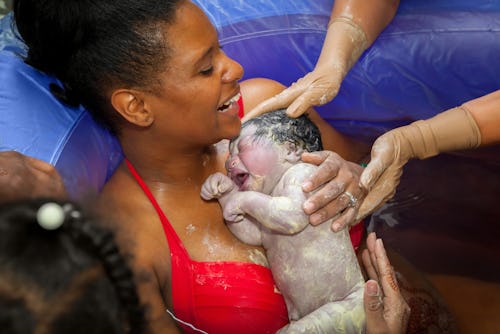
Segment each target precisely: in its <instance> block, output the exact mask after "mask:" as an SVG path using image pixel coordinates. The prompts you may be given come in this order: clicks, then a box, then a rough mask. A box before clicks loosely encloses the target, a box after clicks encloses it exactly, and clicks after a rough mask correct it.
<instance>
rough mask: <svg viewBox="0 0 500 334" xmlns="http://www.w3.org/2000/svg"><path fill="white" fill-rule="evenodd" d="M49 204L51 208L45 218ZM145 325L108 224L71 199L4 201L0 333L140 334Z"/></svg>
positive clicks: (1, 213)
mask: <svg viewBox="0 0 500 334" xmlns="http://www.w3.org/2000/svg"><path fill="white" fill-rule="evenodd" d="M47 204H49V205H50V206H51V209H52V212H48V213H46V214H45V216H46V217H45V218H40V212H41V210H43V207H44V205H45V206H47ZM58 208H59V209H58ZM58 210H59V211H58ZM46 211H47V210H46ZM48 211H50V210H48ZM37 215H38V216H37ZM47 217H48V218H47ZM61 217H62V219H61ZM144 324H145V323H144V309H143V307H142V305H141V304H140V301H139V295H138V293H137V288H136V284H135V281H134V275H133V273H132V271H131V269H130V267H129V266H128V263H127V260H126V258H125V257H124V256H123V255H122V253H121V252H120V250H119V248H118V246H117V244H116V242H115V239H114V235H113V233H112V232H111V231H110V230H108V229H107V228H104V227H103V226H101V225H100V224H99V223H98V222H96V221H95V219H93V218H92V217H90V216H87V215H85V213H84V212H83V211H82V210H81V209H80V208H78V206H77V205H76V204H74V203H68V202H66V203H63V202H58V201H55V200H50V201H47V200H23V201H17V202H10V203H5V204H2V205H0V328H1V331H2V333H12V334H17V333H19V334H21V333H23V334H24V333H37V334H38V333H40V334H49V333H52V334H58V333H61V334H62V333H72V334H76V333H103V334H104V333H142V332H143V329H144Z"/></svg>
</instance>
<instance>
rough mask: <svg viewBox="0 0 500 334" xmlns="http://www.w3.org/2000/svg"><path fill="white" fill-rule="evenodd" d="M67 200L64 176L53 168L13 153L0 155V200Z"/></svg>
mask: <svg viewBox="0 0 500 334" xmlns="http://www.w3.org/2000/svg"><path fill="white" fill-rule="evenodd" d="M44 196H47V197H53V198H65V197H66V196H67V194H66V190H65V188H64V184H63V181H62V179H61V176H60V175H59V173H58V172H57V171H56V169H55V168H54V166H52V165H51V164H49V163H47V162H44V161H41V160H38V159H35V158H31V157H28V156H26V155H22V154H21V153H18V152H14V151H4V152H0V200H1V201H8V200H15V199H19V198H33V197H44Z"/></svg>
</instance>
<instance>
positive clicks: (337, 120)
mask: <svg viewBox="0 0 500 334" xmlns="http://www.w3.org/2000/svg"><path fill="white" fill-rule="evenodd" d="M195 2H196V3H197V4H198V5H199V6H200V7H201V8H202V9H203V10H204V11H205V12H206V13H207V14H208V16H209V17H210V19H211V20H212V22H213V23H214V24H215V26H216V27H217V29H218V30H219V36H220V40H221V44H222V45H223V47H224V49H225V51H226V53H227V54H229V55H230V56H231V57H233V58H235V59H236V60H238V61H239V62H240V63H241V64H242V65H243V66H244V68H245V78H249V77H257V76H259V77H268V78H272V79H275V80H278V81H280V82H282V83H283V84H285V85H289V84H291V83H292V82H293V81H295V80H296V79H298V78H299V77H301V76H303V75H304V74H305V73H307V72H309V71H310V70H311V69H312V68H313V67H314V64H315V63H316V59H317V57H318V55H319V52H320V49H321V46H322V42H323V39H324V37H325V33H326V25H327V23H328V19H329V15H330V11H331V7H332V5H333V1H331V0H330V1H327V0H318V1H314V2H311V1H293V2H292V1H286V0H276V1H269V0H267V1H262V0H255V1H251V2H242V1H234V0H233V1H230V0H206V1H205V0H196V1H195ZM11 21H12V16H11V15H8V16H6V17H5V18H3V19H2V20H1V21H0V50H1V51H0V150H11V149H15V150H17V151H19V152H22V153H25V154H28V155H31V156H34V157H37V158H40V159H43V160H45V161H48V162H50V163H52V164H54V165H55V166H56V168H57V169H58V170H59V171H60V172H61V174H62V176H63V178H64V180H65V182H66V185H67V188H68V190H69V192H70V193H71V194H72V195H73V196H74V197H76V196H78V195H80V194H82V193H85V192H87V191H97V190H99V189H100V187H102V185H103V184H104V182H105V181H106V179H107V178H108V177H109V175H110V174H111V173H112V172H113V171H114V169H115V168H116V166H117V164H118V163H119V162H120V160H121V152H120V148H119V145H118V143H117V141H116V139H115V138H113V137H112V136H111V135H109V134H108V133H107V132H106V131H104V130H103V129H101V128H100V127H99V126H97V125H96V124H95V123H94V122H93V121H92V119H91V118H90V116H89V114H88V113H87V112H86V111H85V110H84V109H83V108H75V109H72V108H68V107H66V106H63V105H62V104H60V103H59V102H58V101H57V100H56V99H54V97H52V95H51V94H50V90H49V89H48V85H49V84H50V83H51V82H54V81H55V79H54V78H51V77H48V76H46V75H44V74H42V73H40V72H38V71H36V70H34V69H32V68H31V67H29V66H27V65H26V64H24V63H23V62H22V60H21V59H20V58H19V55H22V54H23V53H24V48H23V44H22V42H21V41H19V40H18V39H17V38H16V35H15V32H14V31H13V30H12V24H11V23H12V22H11ZM499 54H500V2H498V1H492V0H490V1H487V0H475V1H473V0H470V1H465V0H434V1H427V0H407V1H402V4H401V6H400V8H399V10H398V13H397V15H396V17H395V18H394V20H393V22H391V24H390V25H389V26H388V27H387V29H386V30H385V31H383V33H382V34H381V35H380V37H379V38H378V39H377V40H376V41H375V43H374V44H373V46H372V47H371V48H369V49H368V50H367V51H366V52H365V53H364V54H363V55H362V57H361V58H360V60H359V61H358V63H357V64H356V65H355V66H354V67H353V69H352V70H351V71H350V72H349V74H348V75H347V77H346V79H345V81H344V83H343V85H342V87H341V90H340V92H339V94H338V96H337V97H336V98H335V99H334V100H333V101H332V102H331V103H329V104H328V105H325V106H323V107H321V108H318V110H319V111H320V113H321V114H322V116H323V117H324V118H325V119H327V120H328V121H329V122H330V123H331V124H332V125H334V126H335V127H336V128H337V129H339V130H340V131H342V132H344V133H346V134H348V135H352V136H355V137H357V138H362V139H364V140H367V141H371V140H373V139H374V138H376V137H377V136H378V135H380V134H381V133H383V132H384V131H387V130H388V129H391V128H393V127H396V126H400V125H403V124H407V123H408V122H410V121H413V120H416V119H423V118H428V117H431V116H433V115H434V114H436V113H438V112H440V111H443V110H445V109H448V108H450V107H453V106H456V105H459V104H461V103H462V102H464V101H467V100H469V99H472V98H476V97H479V96H481V95H484V94H487V93H489V92H492V91H494V90H497V89H500V63H499V62H498V55H499Z"/></svg>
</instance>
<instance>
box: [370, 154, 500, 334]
mask: <svg viewBox="0 0 500 334" xmlns="http://www.w3.org/2000/svg"><path fill="white" fill-rule="evenodd" d="M499 200H500V147H491V148H487V149H479V150H477V151H474V152H468V153H467V154H463V155H449V154H443V155H441V156H438V157H434V158H431V159H428V160H423V161H420V160H412V161H410V162H409V163H408V164H407V165H406V167H405V170H404V173H403V177H402V179H401V183H400V185H399V186H398V189H397V193H396V196H395V197H394V199H393V200H391V201H389V202H388V203H387V204H386V205H385V206H384V207H383V208H381V209H380V210H378V211H377V212H376V213H375V214H374V215H373V216H372V218H371V221H370V225H369V229H371V230H374V231H376V232H377V235H378V236H380V237H382V238H383V240H384V243H385V245H387V246H389V247H391V248H392V249H394V250H395V251H397V252H398V253H400V254H402V255H403V256H404V257H405V258H406V259H408V260H409V261H410V262H411V263H412V264H413V265H415V266H416V267H417V268H418V269H420V270H422V271H423V272H425V273H427V274H428V277H429V278H430V279H431V281H432V282H433V283H434V284H435V285H436V287H437V288H438V290H440V292H441V293H442V295H443V296H444V298H445V299H446V300H447V302H448V305H449V307H450V310H451V311H452V312H453V313H454V315H455V317H456V319H457V322H458V325H459V327H460V332H461V333H471V334H473V333H500V320H499V319H498V312H499V311H500V243H499V242H498V239H499V237H500V201H499Z"/></svg>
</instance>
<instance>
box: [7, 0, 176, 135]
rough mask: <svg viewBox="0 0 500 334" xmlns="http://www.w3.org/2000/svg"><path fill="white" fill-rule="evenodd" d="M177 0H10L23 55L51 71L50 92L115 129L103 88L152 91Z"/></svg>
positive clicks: (165, 55) (116, 120) (116, 119)
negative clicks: (53, 81) (54, 81)
mask: <svg viewBox="0 0 500 334" xmlns="http://www.w3.org/2000/svg"><path fill="white" fill-rule="evenodd" d="M181 1H183V0H162V1H158V0H140V1H137V0H106V1H94V0H14V6H13V7H14V17H15V23H16V25H17V28H18V30H19V33H20V35H21V37H22V39H23V40H24V42H25V43H26V45H27V47H28V54H27V57H26V59H25V61H26V63H28V64H29V65H31V66H33V67H35V68H37V69H39V70H41V71H42V72H45V73H47V74H50V75H54V76H56V77H57V78H58V79H59V80H60V81H61V83H62V87H61V86H58V85H56V84H53V85H51V89H52V91H53V93H54V94H55V95H56V96H57V97H59V99H60V100H62V102H64V103H66V104H70V105H78V104H83V105H84V106H85V107H86V108H87V109H88V110H89V111H90V112H91V113H92V115H93V116H94V118H95V119H96V120H97V121H98V122H99V123H101V124H102V125H104V126H105V127H107V128H108V129H110V130H111V131H112V132H113V133H115V134H118V133H119V124H120V123H119V122H120V121H119V117H118V115H117V113H116V112H114V110H113V109H112V107H111V104H110V101H109V100H110V99H109V94H110V92H111V91H112V89H113V88H115V87H118V86H120V87H123V88H140V89H146V90H148V91H152V92H154V90H155V87H157V86H158V73H159V72H162V71H164V70H165V69H164V68H161V67H159V66H162V64H164V63H165V61H166V60H167V59H168V53H169V50H168V47H167V41H165V40H164V36H163V33H162V32H163V31H164V29H165V27H166V26H167V25H168V24H171V23H172V22H173V20H174V18H175V9H176V8H177V4H178V3H180V2H181Z"/></svg>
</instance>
